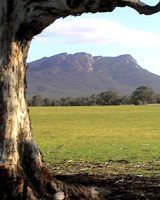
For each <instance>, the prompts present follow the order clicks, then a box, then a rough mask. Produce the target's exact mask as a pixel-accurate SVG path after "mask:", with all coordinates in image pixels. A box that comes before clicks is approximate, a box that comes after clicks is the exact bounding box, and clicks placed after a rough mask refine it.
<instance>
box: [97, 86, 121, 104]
mask: <svg viewBox="0 0 160 200" xmlns="http://www.w3.org/2000/svg"><path fill="white" fill-rule="evenodd" d="M96 103H97V105H119V104H120V103H121V100H120V96H119V95H118V93H117V92H114V91H112V90H109V91H107V92H102V93H101V94H100V95H99V96H98V98H97V102H96Z"/></svg>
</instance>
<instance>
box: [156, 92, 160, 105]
mask: <svg viewBox="0 0 160 200" xmlns="http://www.w3.org/2000/svg"><path fill="white" fill-rule="evenodd" d="M156 103H160V94H156Z"/></svg>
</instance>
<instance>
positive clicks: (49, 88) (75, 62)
mask: <svg viewBox="0 0 160 200" xmlns="http://www.w3.org/2000/svg"><path fill="white" fill-rule="evenodd" d="M28 66H29V67H28V70H27V86H28V87H27V98H31V97H32V96H34V95H37V94H38V95H42V96H43V97H44V98H52V99H57V98H62V97H86V96H90V95H92V94H98V93H100V92H105V91H108V90H114V91H116V92H118V93H119V94H120V95H130V94H131V93H132V92H133V91H134V90H135V89H136V88H137V87H139V86H147V87H151V88H153V89H154V90H155V92H156V93H160V76H158V75H155V74H153V73H150V72H149V71H147V70H145V69H143V68H142V67H141V66H139V65H138V63H137V61H136V60H135V59H134V58H133V57H132V56H131V55H120V56H117V57H102V56H95V57H93V56H92V55H90V54H87V53H76V54H73V55H72V54H67V53H62V54H58V55H55V56H52V57H44V58H42V59H40V60H37V61H34V62H31V63H29V64H28Z"/></svg>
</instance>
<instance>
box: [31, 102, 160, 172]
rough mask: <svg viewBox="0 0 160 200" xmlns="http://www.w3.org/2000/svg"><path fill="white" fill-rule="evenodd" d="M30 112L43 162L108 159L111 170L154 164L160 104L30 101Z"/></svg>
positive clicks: (159, 149) (159, 148) (159, 160)
mask: <svg viewBox="0 0 160 200" xmlns="http://www.w3.org/2000/svg"><path fill="white" fill-rule="evenodd" d="M30 114H31V120H32V124H33V132H34V137H35V139H36V141H37V143H38V146H39V148H40V150H41V151H42V153H43V155H44V160H45V161H46V162H50V163H59V164H61V163H63V165H64V163H85V162H89V163H94V164H95V163H106V165H107V166H108V168H107V170H109V163H111V162H112V168H113V169H112V170H115V171H116V167H117V166H118V168H119V170H120V168H121V167H122V168H123V169H124V168H126V166H128V167H127V170H128V171H129V168H130V167H132V168H134V169H136V171H138V170H139V171H140V169H142V166H146V167H145V169H143V171H145V172H147V173H148V172H149V171H150V172H154V169H153V167H152V168H151V167H149V165H150V164H152V166H153V165H155V166H157V167H158V166H159V164H160V105H148V106H105V107H104V106H100V107H99V106H95V107H32V108H30ZM117 163H119V164H117ZM124 164H125V167H124V166H122V165H124ZM106 165H105V166H106ZM138 166H139V167H138ZM157 167H156V170H157ZM95 168H96V167H95ZM97 168H98V167H97ZM105 168H106V167H105ZM105 170H106V169H105ZM147 170H148V171H147Z"/></svg>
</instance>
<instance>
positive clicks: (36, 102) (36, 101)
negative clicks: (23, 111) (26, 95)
mask: <svg viewBox="0 0 160 200" xmlns="http://www.w3.org/2000/svg"><path fill="white" fill-rule="evenodd" d="M42 105H43V97H42V96H41V95H35V96H33V97H32V106H42Z"/></svg>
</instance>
